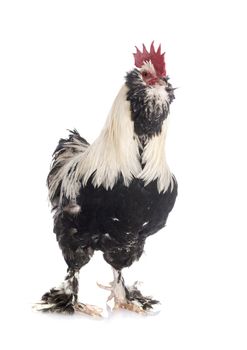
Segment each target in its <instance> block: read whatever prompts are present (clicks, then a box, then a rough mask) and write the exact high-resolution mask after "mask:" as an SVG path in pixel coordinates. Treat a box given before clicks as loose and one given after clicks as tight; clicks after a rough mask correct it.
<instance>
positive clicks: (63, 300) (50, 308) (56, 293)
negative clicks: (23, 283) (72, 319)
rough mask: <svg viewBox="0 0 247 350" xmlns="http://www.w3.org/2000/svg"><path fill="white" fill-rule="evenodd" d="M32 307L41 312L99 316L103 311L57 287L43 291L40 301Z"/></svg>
mask: <svg viewBox="0 0 247 350" xmlns="http://www.w3.org/2000/svg"><path fill="white" fill-rule="evenodd" d="M34 308H35V309H36V310H38V311H43V312H57V313H63V314H74V313H80V314H82V313H83V314H86V315H90V316H101V315H102V313H103V309H101V308H98V307H97V306H94V305H87V304H82V303H79V302H78V301H77V296H76V295H75V294H66V293H65V291H64V290H62V289H58V288H53V289H51V290H50V291H49V292H48V293H45V294H44V295H43V297H42V299H41V302H40V303H37V304H35V306H34Z"/></svg>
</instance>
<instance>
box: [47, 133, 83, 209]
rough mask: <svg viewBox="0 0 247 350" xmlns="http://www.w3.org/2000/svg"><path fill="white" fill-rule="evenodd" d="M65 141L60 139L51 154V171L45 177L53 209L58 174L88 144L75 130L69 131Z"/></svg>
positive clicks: (57, 186)
mask: <svg viewBox="0 0 247 350" xmlns="http://www.w3.org/2000/svg"><path fill="white" fill-rule="evenodd" d="M69 132H70V134H69V137H68V138H67V139H60V140H59V143H58V145H57V147H56V149H55V151H54V153H53V159H52V164H51V169H50V172H49V174H48V177H47V186H48V189H49V198H50V201H51V203H52V207H53V209H55V208H56V207H57V204H58V202H59V198H60V190H61V182H62V181H61V179H60V178H59V176H58V174H59V172H60V171H61V170H62V168H63V167H64V166H65V165H66V164H67V163H68V162H69V161H70V160H71V159H72V158H74V157H75V156H77V155H78V154H79V153H83V152H85V150H86V149H87V148H88V146H89V143H88V142H87V141H86V140H85V139H84V138H83V137H81V136H80V134H79V133H78V131H77V130H76V129H74V130H69Z"/></svg>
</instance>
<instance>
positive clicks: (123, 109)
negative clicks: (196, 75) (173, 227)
mask: <svg viewBox="0 0 247 350" xmlns="http://www.w3.org/2000/svg"><path fill="white" fill-rule="evenodd" d="M127 92H128V88H127V86H126V85H123V87H122V88H121V89H120V91H119V93H118V95H117V97H116V99H115V101H114V103H113V106H112V108H111V111H110V113H109V116H108V118H107V121H106V124H105V127H104V129H103V130H102V132H101V134H100V135H99V137H98V138H97V139H96V140H95V142H94V143H93V144H92V145H91V146H87V145H86V146H85V145H81V144H79V143H78V151H79V152H78V153H76V154H73V156H72V154H64V155H62V157H58V160H57V162H59V163H60V164H62V167H61V168H60V169H59V171H58V172H57V173H56V175H55V176H54V177H53V179H52V181H51V182H52V183H51V185H50V196H51V197H52V195H53V194H54V193H55V191H56V188H57V186H58V184H59V183H60V182H62V185H61V198H62V196H63V195H65V196H66V197H67V198H69V199H72V200H73V199H75V198H76V196H77V195H78V193H79V190H80V187H81V184H82V185H83V186H86V184H87V182H88V180H89V178H90V177H91V176H92V175H93V180H92V183H93V185H94V186H95V187H98V186H103V187H105V188H106V189H111V188H113V186H114V185H115V183H116V182H117V180H118V178H119V175H120V174H121V175H122V177H123V181H124V184H125V185H126V186H128V185H129V184H130V182H131V181H132V179H133V178H134V177H135V178H139V179H142V180H143V181H144V183H145V185H147V184H149V183H150V182H151V181H154V180H157V184H158V191H159V192H162V191H166V190H167V189H168V187H169V185H170V184H173V178H172V174H171V172H170V169H169V167H168V165H167V162H166V157H165V139H166V132H167V119H166V120H165V121H164V123H163V127H162V132H161V133H160V134H159V135H157V136H154V137H152V138H151V139H150V140H149V141H148V142H147V144H146V145H145V147H144V150H143V154H142V157H140V154H139V147H140V142H139V139H138V137H137V136H136V135H135V133H134V123H133V121H132V119H131V110H130V102H129V101H127V96H126V94H127ZM149 94H151V95H153V96H154V95H155V98H156V99H157V101H160V103H162V101H163V102H164V100H167V98H168V96H167V93H166V91H165V89H164V88H162V87H159V86H155V87H154V88H152V89H150V91H149ZM142 164H145V165H144V168H143V169H142Z"/></svg>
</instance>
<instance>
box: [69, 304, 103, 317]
mask: <svg viewBox="0 0 247 350" xmlns="http://www.w3.org/2000/svg"><path fill="white" fill-rule="evenodd" d="M75 311H77V312H79V313H83V314H86V315H90V316H94V317H102V316H103V309H102V308H100V307H97V306H95V305H89V304H82V303H77V304H76V305H75Z"/></svg>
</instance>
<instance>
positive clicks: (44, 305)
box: [35, 242, 103, 316]
mask: <svg viewBox="0 0 247 350" xmlns="http://www.w3.org/2000/svg"><path fill="white" fill-rule="evenodd" d="M60 246H61V248H62V251H63V255H64V258H65V261H66V262H67V265H68V273H67V275H66V277H65V280H64V282H63V283H62V284H61V285H60V286H59V287H58V288H52V289H51V290H50V291H49V292H47V293H45V294H44V295H43V296H42V298H41V302H40V303H37V304H36V305H35V308H36V310H38V311H45V312H48V311H50V312H58V313H68V314H73V313H74V312H80V313H85V314H88V315H92V316H100V315H101V312H102V311H103V310H102V309H100V308H97V307H95V306H93V305H87V304H82V303H79V302H78V289H79V270H80V268H81V267H82V266H83V265H85V264H86V263H88V262H89V260H90V256H91V255H92V253H93V252H92V250H91V249H89V248H82V247H77V248H76V249H75V248H74V249H71V248H69V247H68V245H63V244H61V242H60Z"/></svg>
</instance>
